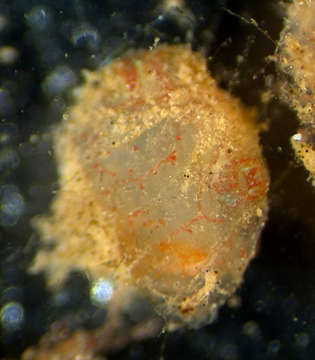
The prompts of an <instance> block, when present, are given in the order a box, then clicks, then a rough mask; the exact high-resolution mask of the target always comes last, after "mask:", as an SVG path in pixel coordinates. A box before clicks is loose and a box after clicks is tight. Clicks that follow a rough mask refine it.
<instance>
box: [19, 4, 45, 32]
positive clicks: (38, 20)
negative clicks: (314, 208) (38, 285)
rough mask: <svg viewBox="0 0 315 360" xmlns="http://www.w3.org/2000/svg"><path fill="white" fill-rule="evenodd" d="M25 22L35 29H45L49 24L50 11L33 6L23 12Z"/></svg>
mask: <svg viewBox="0 0 315 360" xmlns="http://www.w3.org/2000/svg"><path fill="white" fill-rule="evenodd" d="M25 18H26V21H27V24H28V25H29V27H30V28H32V29H34V30H36V31H43V30H46V29H47V28H48V27H49V26H50V25H51V13H50V11H49V10H48V9H47V8H45V7H42V6H35V7H33V8H32V9H31V11H30V12H28V13H27V14H25Z"/></svg>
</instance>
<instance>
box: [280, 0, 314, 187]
mask: <svg viewBox="0 0 315 360" xmlns="http://www.w3.org/2000/svg"><path fill="white" fill-rule="evenodd" d="M314 14H315V2H314V1H312V0H299V1H294V2H292V3H291V4H290V5H289V6H288V9H287V18H286V23H285V27H284V29H283V30H282V32H281V36H280V40H279V43H278V48H277V52H276V58H275V59H276V61H277V62H278V64H279V66H280V68H281V70H282V71H283V72H284V73H286V74H287V75H288V76H287V77H286V78H285V79H284V81H282V83H281V88H280V93H281V96H282V98H283V100H284V101H285V102H287V103H288V104H289V105H290V106H292V107H293V108H294V109H295V110H296V112H297V115H298V117H299V119H300V124H301V128H300V129H299V131H298V133H297V134H295V135H294V136H292V139H291V144H292V146H293V148H294V150H295V153H296V155H297V157H298V158H299V159H300V160H301V161H302V162H303V163H304V165H305V167H306V169H307V170H308V171H309V172H310V179H312V182H313V186H315V120H314V110H315V70H314V64H315V19H314Z"/></svg>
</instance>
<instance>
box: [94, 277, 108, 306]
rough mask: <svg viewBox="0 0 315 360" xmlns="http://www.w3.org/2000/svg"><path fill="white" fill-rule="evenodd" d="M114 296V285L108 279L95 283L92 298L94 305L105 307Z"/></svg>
mask: <svg viewBox="0 0 315 360" xmlns="http://www.w3.org/2000/svg"><path fill="white" fill-rule="evenodd" d="M112 296H113V284H112V282H111V281H109V280H107V279H98V280H96V281H94V283H93V285H92V288H91V291H90V297H91V301H92V302H93V304H94V305H96V306H100V307H103V306H104V305H106V304H107V303H108V302H109V301H110V299H111V298H112Z"/></svg>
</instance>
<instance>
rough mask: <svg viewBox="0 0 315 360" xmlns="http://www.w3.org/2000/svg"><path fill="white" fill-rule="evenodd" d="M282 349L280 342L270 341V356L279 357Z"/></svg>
mask: <svg viewBox="0 0 315 360" xmlns="http://www.w3.org/2000/svg"><path fill="white" fill-rule="evenodd" d="M280 348H281V343H280V341H279V340H272V341H270V343H269V344H268V347H267V352H268V353H269V354H270V355H274V356H275V355H277V354H278V353H279V351H280Z"/></svg>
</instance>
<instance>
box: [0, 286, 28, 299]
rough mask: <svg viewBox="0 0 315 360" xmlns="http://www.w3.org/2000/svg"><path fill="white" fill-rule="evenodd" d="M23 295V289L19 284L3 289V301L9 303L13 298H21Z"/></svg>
mask: <svg viewBox="0 0 315 360" xmlns="http://www.w3.org/2000/svg"><path fill="white" fill-rule="evenodd" d="M22 296H23V291H22V289H21V288H20V287H17V286H9V287H7V288H6V289H4V290H3V292H2V294H1V302H2V303H7V302H10V301H13V300H18V299H21V297H22Z"/></svg>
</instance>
